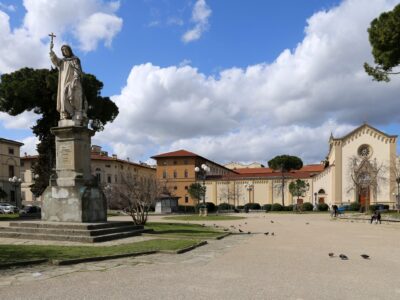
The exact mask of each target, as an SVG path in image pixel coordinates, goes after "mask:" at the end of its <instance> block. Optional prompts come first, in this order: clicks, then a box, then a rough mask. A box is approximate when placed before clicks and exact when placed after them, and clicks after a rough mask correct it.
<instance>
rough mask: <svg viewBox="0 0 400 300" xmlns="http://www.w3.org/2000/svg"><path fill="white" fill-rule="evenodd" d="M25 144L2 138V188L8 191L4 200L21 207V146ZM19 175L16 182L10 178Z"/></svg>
mask: <svg viewBox="0 0 400 300" xmlns="http://www.w3.org/2000/svg"><path fill="white" fill-rule="evenodd" d="M22 145H23V144H22V143H20V142H17V141H12V140H7V139H3V138H0V188H1V189H2V190H3V191H5V192H6V193H7V196H6V197H5V198H4V199H1V201H2V202H8V203H10V204H12V205H15V206H17V207H20V205H21V186H20V182H19V181H18V178H19V175H20V164H21V162H20V156H19V152H20V148H21V146H22ZM13 177H17V181H16V182H15V183H11V182H10V181H9V179H10V178H13Z"/></svg>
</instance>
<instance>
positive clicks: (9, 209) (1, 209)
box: [0, 203, 17, 214]
mask: <svg viewBox="0 0 400 300" xmlns="http://www.w3.org/2000/svg"><path fill="white" fill-rule="evenodd" d="M16 209H17V208H16V207H15V206H14V205H11V204H9V203H0V214H13V213H14V212H15V211H16Z"/></svg>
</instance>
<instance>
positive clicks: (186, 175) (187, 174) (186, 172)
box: [185, 170, 189, 178]
mask: <svg viewBox="0 0 400 300" xmlns="http://www.w3.org/2000/svg"><path fill="white" fill-rule="evenodd" d="M188 177H189V172H188V170H185V178H188Z"/></svg>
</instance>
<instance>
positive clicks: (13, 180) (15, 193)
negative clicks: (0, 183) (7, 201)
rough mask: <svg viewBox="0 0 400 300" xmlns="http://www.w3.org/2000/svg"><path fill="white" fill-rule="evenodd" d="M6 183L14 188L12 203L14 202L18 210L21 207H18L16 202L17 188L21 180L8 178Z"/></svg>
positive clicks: (15, 177)
mask: <svg viewBox="0 0 400 300" xmlns="http://www.w3.org/2000/svg"><path fill="white" fill-rule="evenodd" d="M8 182H10V184H11V185H12V186H13V187H14V197H15V198H14V201H15V206H17V207H18V208H19V207H20V206H21V205H19V203H18V201H17V198H18V197H17V187H18V186H19V185H20V184H21V182H22V179H21V178H18V177H17V176H14V177H10V178H8Z"/></svg>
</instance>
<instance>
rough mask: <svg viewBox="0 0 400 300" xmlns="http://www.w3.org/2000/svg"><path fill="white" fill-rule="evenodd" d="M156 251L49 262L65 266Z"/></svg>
mask: <svg viewBox="0 0 400 300" xmlns="http://www.w3.org/2000/svg"><path fill="white" fill-rule="evenodd" d="M157 252H158V251H145V252H136V253H125V254H116V255H107V256H94V257H85V258H75V259H64V260H58V259H53V260H52V261H51V263H52V264H53V265H56V266H66V265H74V264H80V263H85V262H92V261H102V260H108V259H116V258H123V257H130V256H141V255H148V254H154V253H157Z"/></svg>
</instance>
